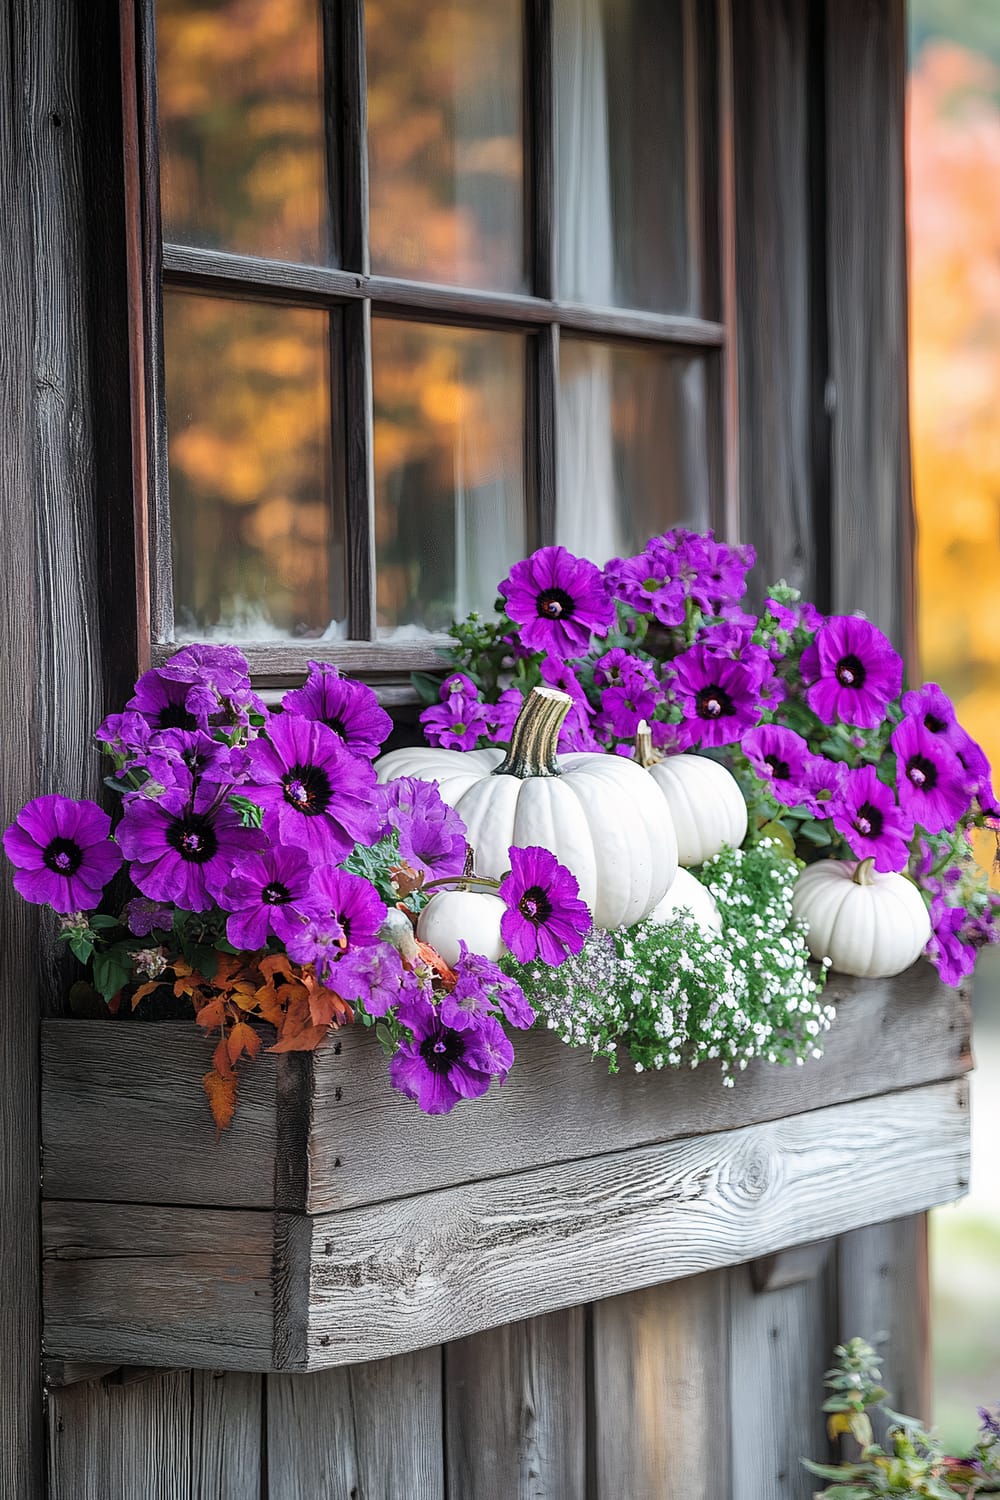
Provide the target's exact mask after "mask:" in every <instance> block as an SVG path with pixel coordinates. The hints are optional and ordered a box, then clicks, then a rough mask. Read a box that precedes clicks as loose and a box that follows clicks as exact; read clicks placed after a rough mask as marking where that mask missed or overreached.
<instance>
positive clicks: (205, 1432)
mask: <svg viewBox="0 0 1000 1500" xmlns="http://www.w3.org/2000/svg"><path fill="white" fill-rule="evenodd" d="M190 1378H191V1496H192V1500H260V1496H261V1494H262V1493H266V1491H263V1490H262V1487H261V1452H262V1432H261V1419H262V1414H263V1410H264V1404H263V1385H264V1381H263V1377H262V1376H260V1375H244V1374H237V1373H234V1372H232V1371H225V1372H223V1371H221V1370H194V1371H192V1373H191V1377H190ZM306 1493H308V1492H306Z"/></svg>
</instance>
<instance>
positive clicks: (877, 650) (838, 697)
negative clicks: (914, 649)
mask: <svg viewBox="0 0 1000 1500" xmlns="http://www.w3.org/2000/svg"><path fill="white" fill-rule="evenodd" d="M801 672H802V680H803V681H804V682H805V683H807V684H808V686H807V687H806V702H807V703H808V704H809V707H810V708H811V709H812V711H813V713H814V714H816V715H817V717H818V718H820V719H822V720H823V722H824V724H835V723H836V722H837V720H838V719H839V720H840V721H841V722H842V723H844V724H850V725H852V726H854V727H855V728H857V729H876V728H877V727H878V726H879V725H880V724H881V723H882V722H883V720H884V719H885V714H886V709H887V708H888V706H889V704H890V703H891V702H892V700H893V699H894V698H896V697H898V696H899V690H900V688H901V686H902V683H903V662H902V659H901V657H900V656H899V653H898V652H897V651H895V650H894V649H893V647H892V644H891V643H890V641H889V640H888V639H887V638H886V636H884V635H883V634H882V632H881V630H879V629H877V628H876V626H874V625H872V624H871V623H870V621H868V620H862V619H859V618H857V617H856V616H854V615H831V617H830V618H829V619H828V620H825V621H824V623H823V624H822V625H821V626H820V628H819V630H818V631H817V632H816V635H815V638H814V639H813V641H812V643H811V644H810V645H808V646H807V647H806V649H805V650H804V651H803V653H802V661H801Z"/></svg>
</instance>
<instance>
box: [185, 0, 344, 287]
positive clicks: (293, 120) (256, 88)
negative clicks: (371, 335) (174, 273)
mask: <svg viewBox="0 0 1000 1500" xmlns="http://www.w3.org/2000/svg"><path fill="white" fill-rule="evenodd" d="M156 25H157V47H156V53H157V70H156V71H157V94H158V101H157V102H158V114H159V127H160V193H161V202H162V214H163V238H164V239H165V240H167V241H170V240H173V241H176V242H177V243H179V244H183V245H201V246H205V247H208V248H211V249H221V250H232V251H237V252H239V253H242V254H246V255H261V256H268V257H271V258H272V259H279V260H299V261H308V262H320V263H323V262H326V261H327V260H328V259H329V256H330V230H329V214H328V209H327V197H328V194H327V185H326V153H325V149H324V134H323V72H322V68H323V48H322V34H321V26H320V16H319V5H318V4H317V0H157V4H156Z"/></svg>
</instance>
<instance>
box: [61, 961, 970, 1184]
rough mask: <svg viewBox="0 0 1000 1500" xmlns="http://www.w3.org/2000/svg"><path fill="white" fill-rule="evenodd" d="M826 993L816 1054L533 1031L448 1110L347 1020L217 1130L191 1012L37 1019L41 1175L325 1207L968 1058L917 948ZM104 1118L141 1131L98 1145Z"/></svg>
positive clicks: (919, 1079)
mask: <svg viewBox="0 0 1000 1500" xmlns="http://www.w3.org/2000/svg"><path fill="white" fill-rule="evenodd" d="M828 995H829V998H830V999H831V1000H832V1001H833V1002H834V1003H835V1004H837V1005H838V1007H839V1009H838V1016H837V1020H836V1022H835V1023H834V1027H833V1030H832V1031H831V1032H830V1033H829V1035H828V1037H827V1038H826V1052H825V1055H824V1056H823V1058H822V1059H820V1060H819V1061H814V1062H810V1063H808V1064H806V1065H805V1066H803V1067H802V1068H780V1067H775V1066H771V1065H768V1064H766V1063H761V1064H759V1065H756V1066H751V1068H749V1069H748V1070H747V1072H746V1073H744V1074H742V1075H741V1077H740V1079H739V1083H738V1085H737V1087H736V1088H734V1089H724V1088H722V1086H721V1084H720V1081H719V1075H718V1073H717V1071H715V1070H714V1069H712V1068H699V1069H697V1070H695V1071H694V1072H691V1071H673V1072H670V1073H662V1074H654V1073H647V1074H641V1075H637V1074H635V1073H632V1072H629V1071H625V1070H623V1071H622V1073H621V1074H618V1075H614V1076H612V1075H609V1074H608V1073H607V1071H606V1069H605V1067H604V1065H603V1064H602V1063H594V1062H592V1061H591V1058H590V1054H589V1053H587V1052H584V1051H581V1050H578V1049H573V1048H568V1047H566V1046H564V1045H563V1043H562V1042H560V1041H559V1040H558V1039H557V1038H556V1037H554V1036H553V1035H552V1034H551V1033H549V1032H545V1031H537V1032H531V1033H529V1034H527V1035H526V1036H524V1037H522V1038H521V1039H520V1040H519V1044H518V1059H517V1063H516V1065H515V1067H514V1069H513V1071H512V1072H511V1075H510V1078H509V1079H508V1081H507V1083H506V1084H505V1085H504V1087H503V1089H494V1090H492V1091H491V1092H490V1093H489V1094H488V1095H487V1096H486V1097H485V1098H484V1099H481V1100H474V1101H471V1102H469V1103H467V1104H466V1105H464V1106H463V1110H462V1111H461V1112H459V1113H456V1114H454V1115H450V1116H448V1117H447V1118H446V1119H442V1118H440V1117H437V1116H433V1117H432V1116H427V1115H421V1114H419V1113H418V1111H417V1110H416V1109H414V1108H413V1107H412V1106H411V1105H409V1104H408V1103H407V1102H406V1101H405V1100H403V1099H402V1098H401V1097H400V1095H399V1094H398V1093H397V1092H396V1091H395V1090H394V1089H393V1088H392V1087H391V1086H390V1084H389V1081H388V1077H387V1073H386V1067H385V1059H384V1057H383V1055H382V1051H381V1049H380V1048H379V1046H378V1045H377V1043H376V1042H375V1040H374V1038H373V1037H372V1036H371V1035H370V1033H369V1032H367V1031H365V1030H363V1029H362V1028H361V1027H353V1028H349V1029H347V1030H345V1031H343V1032H341V1033H340V1034H339V1035H338V1036H337V1038H336V1042H335V1043H334V1044H333V1045H332V1046H329V1047H327V1048H325V1049H323V1050H322V1051H321V1052H319V1053H317V1054H316V1056H315V1085H314V1087H315V1097H314V1098H313V1096H312V1094H311V1092H310V1090H311V1088H312V1087H313V1085H312V1084H311V1082H310V1077H311V1075H310V1068H311V1066H312V1063H311V1060H310V1059H308V1058H298V1057H288V1058H282V1059H281V1061H280V1064H279V1065H278V1066H277V1068H276V1062H277V1060H276V1059H274V1058H269V1057H262V1058H261V1059H260V1060H259V1061H258V1062H257V1064H256V1065H255V1066H254V1067H252V1068H248V1069H245V1070H244V1073H243V1076H242V1082H241V1084H240V1104H239V1108H238V1109H237V1113H236V1119H235V1121H234V1124H233V1126H232V1128H231V1129H230V1130H229V1131H228V1132H227V1133H226V1134H225V1135H224V1136H223V1137H222V1138H221V1139H220V1140H218V1141H217V1140H216V1138H215V1134H214V1132H213V1131H212V1130H211V1128H210V1125H209V1121H208V1115H207V1108H206V1105H205V1102H204V1099H203V1096H202V1090H201V1085H200V1082H199V1079H200V1077H201V1074H202V1073H203V1072H204V1069H205V1066H206V1061H205V1057H206V1046H205V1042H204V1039H203V1038H202V1037H201V1036H200V1035H198V1034H197V1031H196V1029H195V1028H194V1027H193V1026H191V1025H188V1024H186V1023H184V1022H163V1023H159V1024H156V1025H138V1024H136V1025H126V1024H121V1025H118V1024H115V1023H113V1022H103V1021H88V1020H79V1021H64V1020H58V1021H51V1022H46V1023H45V1024H44V1025H43V1034H42V1052H43V1068H44V1090H43V1109H42V1121H43V1138H44V1173H45V1175H44V1191H45V1195H46V1197H52V1198H73V1199H77V1200H85V1199H94V1200H106V1201H108V1202H116V1201H126V1202H133V1203H142V1202H147V1203H164V1204H169V1203H202V1204H206V1205H212V1206H217V1207H239V1208H268V1207H271V1206H278V1207H281V1208H285V1209H290V1210H294V1209H307V1210H308V1211H310V1212H313V1213H319V1212H326V1211H331V1210H333V1209H336V1208H340V1207H349V1206H351V1205H355V1204H361V1203H367V1202H373V1201H378V1200H380V1199H384V1198H393V1197H404V1196H409V1195H410V1194H412V1193H414V1192H420V1191H425V1190H430V1189H434V1188H439V1187H446V1186H450V1185H452V1184H455V1183H458V1182H462V1181H468V1180H474V1179H476V1178H483V1177H495V1176H500V1175H503V1174H505V1173H510V1172H518V1171H524V1170H527V1169H528V1168H532V1167H538V1166H546V1165H549V1164H552V1163H554V1162H558V1161H562V1160H566V1161H570V1160H578V1159H583V1158H586V1157H589V1156H597V1155H601V1154H603V1153H607V1152H610V1151H620V1150H624V1149H626V1148H628V1147H632V1146H641V1145H646V1144H651V1143H652V1142H655V1141H658V1140H670V1139H676V1138H678V1137H683V1136H688V1135H696V1134H700V1133H707V1132H709V1131H716V1130H729V1129H734V1128H738V1127H740V1126H743V1125H748V1124H756V1123H758V1122H760V1121H764V1120H769V1119H776V1118H780V1117H781V1116H784V1115H789V1114H794V1113H796V1112H800V1111H802V1110H805V1109H817V1108H821V1107H824V1106H826V1105H831V1104H835V1103H838V1102H842V1101H847V1100H850V1099H856V1098H864V1097H866V1096H869V1095H875V1094H879V1093H881V1092H882V1090H883V1089H884V1088H885V1087H886V1085H887V1083H888V1082H891V1084H892V1086H893V1087H894V1088H908V1087H913V1086H915V1085H917V1084H921V1083H930V1082H935V1081H938V1080H941V1079H944V1078H949V1077H953V1076H956V1075H957V1074H959V1073H961V1072H963V1071H965V1070H966V1069H967V1068H968V1067H969V1065H970V1058H969V1010H968V1000H967V997H963V996H961V995H959V994H957V993H956V992H955V991H954V990H950V989H947V988H946V987H945V986H943V985H941V984H940V983H939V981H938V980H937V978H936V976H935V974H934V971H933V969H932V968H931V967H930V966H929V965H928V964H923V963H921V964H917V965H915V966H914V968H913V969H911V970H910V971H909V972H908V973H907V974H905V975H902V976H901V977H900V978H899V979H897V980H891V981H878V982H875V983H873V982H870V981H869V982H867V983H862V982H860V981H855V980H849V979H844V978H842V977H840V976H834V977H833V978H832V979H831V981H830V984H829V988H828ZM338 1046H339V1047H340V1049H341V1050H340V1051H339V1052H337V1051H336V1048H337V1047H338ZM887 1058H891V1059H892V1071H891V1077H890V1078H887V1070H886V1059H887ZM276 1101H277V1107H278V1110H279V1118H278V1124H277V1130H276V1128H275V1123H274V1119H273V1112H274V1110H275V1108H276ZM269 1112H270V1117H269ZM310 1118H311V1125H309V1144H308V1162H306V1161H304V1160H303V1159H302V1152H303V1150H304V1146H303V1144H302V1143H303V1141H304V1136H305V1132H306V1129H307V1121H308V1120H309V1119H310ZM105 1132H109V1133H110V1136H111V1138H112V1139H115V1140H124V1139H128V1140H131V1141H134V1142H137V1143H139V1144H140V1147H141V1145H142V1143H146V1144H147V1145H148V1149H138V1150H134V1151H130V1152H128V1153H124V1152H122V1153H119V1152H103V1151H101V1152H98V1151H95V1150H94V1147H93V1143H94V1141H95V1140H97V1139H100V1138H102V1135H103V1133H105ZM276 1151H277V1160H276V1158H275V1152H276ZM276 1172H277V1174H278V1178H277V1180H278V1188H279V1191H278V1192H277V1194H276V1193H275V1191H274V1182H275V1174H276ZM306 1184H308V1187H307V1186H306Z"/></svg>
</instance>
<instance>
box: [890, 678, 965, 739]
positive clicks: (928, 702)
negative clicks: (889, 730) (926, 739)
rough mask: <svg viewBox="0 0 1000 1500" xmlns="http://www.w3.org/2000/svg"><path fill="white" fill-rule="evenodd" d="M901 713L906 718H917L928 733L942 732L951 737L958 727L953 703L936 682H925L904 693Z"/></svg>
mask: <svg viewBox="0 0 1000 1500" xmlns="http://www.w3.org/2000/svg"><path fill="white" fill-rule="evenodd" d="M903 713H904V714H905V715H906V716H907V718H910V719H917V720H918V721H919V723H920V725H921V727H922V728H924V729H926V731H927V733H928V734H943V735H945V736H946V738H948V739H951V738H952V737H953V734H954V731H955V730H956V729H957V728H958V723H957V720H956V718H955V705H954V704H953V703H952V701H951V699H950V698H949V697H948V694H947V693H946V692H945V691H944V689H943V688H940V687H938V685H937V683H936V682H925V683H924V685H923V687H921V688H917V689H915V690H914V691H912V692H909V693H904V694H903Z"/></svg>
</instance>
